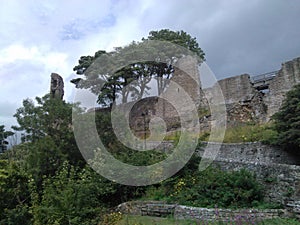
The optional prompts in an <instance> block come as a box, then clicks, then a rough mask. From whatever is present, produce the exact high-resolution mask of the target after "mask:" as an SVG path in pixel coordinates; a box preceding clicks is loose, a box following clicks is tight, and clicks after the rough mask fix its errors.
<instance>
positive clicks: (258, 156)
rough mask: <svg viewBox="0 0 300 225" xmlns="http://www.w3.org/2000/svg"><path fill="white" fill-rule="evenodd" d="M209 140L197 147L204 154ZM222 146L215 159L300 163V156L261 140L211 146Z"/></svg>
mask: <svg viewBox="0 0 300 225" xmlns="http://www.w3.org/2000/svg"><path fill="white" fill-rule="evenodd" d="M206 145H207V142H203V147H201V148H199V149H197V152H198V153H199V155H200V156H202V154H203V152H204V150H205V146H206ZM214 146H215V148H220V149H219V153H218V155H217V157H216V159H215V160H227V161H230V162H231V161H234V162H241V163H265V164H268V163H269V164H274V163H275V164H289V165H300V156H297V155H294V154H292V153H290V152H286V151H283V150H282V149H281V148H279V147H276V146H270V145H264V144H262V143H261V142H246V143H212V142H210V147H211V148H214Z"/></svg>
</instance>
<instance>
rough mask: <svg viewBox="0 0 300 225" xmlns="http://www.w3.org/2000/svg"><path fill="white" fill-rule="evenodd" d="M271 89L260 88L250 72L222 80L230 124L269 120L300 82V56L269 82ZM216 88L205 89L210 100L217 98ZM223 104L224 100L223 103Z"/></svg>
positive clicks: (220, 83)
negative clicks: (254, 83) (256, 85)
mask: <svg viewBox="0 0 300 225" xmlns="http://www.w3.org/2000/svg"><path fill="white" fill-rule="evenodd" d="M268 83H269V85H268V87H269V89H267V90H265V91H264V92H262V91H258V90H257V89H256V88H255V87H254V85H253V83H252V82H251V80H250V76H249V75H248V74H242V75H239V76H234V77H229V78H225V79H222V80H219V81H218V83H217V84H216V85H215V86H219V87H220V88H221V90H222V93H223V96H224V100H225V104H226V108H227V110H226V111H227V121H228V124H229V125H235V123H236V122H249V121H255V122H266V121H268V120H270V117H271V116H272V115H273V114H274V113H275V112H277V111H278V110H279V108H280V106H281V104H282V101H283V100H284V97H285V93H286V92H288V91H289V90H291V88H292V87H293V86H294V85H295V84H298V83H300V57H299V58H295V59H293V60H291V61H288V62H285V63H283V64H282V67H281V69H280V70H279V72H278V73H277V76H276V77H274V78H273V79H272V80H270V81H268ZM214 89H215V88H214V87H212V88H207V89H205V90H203V91H204V92H205V93H206V96H207V97H208V101H209V102H210V99H211V98H213V97H214V94H215V93H214V91H215V90H214ZM220 104H221V103H220Z"/></svg>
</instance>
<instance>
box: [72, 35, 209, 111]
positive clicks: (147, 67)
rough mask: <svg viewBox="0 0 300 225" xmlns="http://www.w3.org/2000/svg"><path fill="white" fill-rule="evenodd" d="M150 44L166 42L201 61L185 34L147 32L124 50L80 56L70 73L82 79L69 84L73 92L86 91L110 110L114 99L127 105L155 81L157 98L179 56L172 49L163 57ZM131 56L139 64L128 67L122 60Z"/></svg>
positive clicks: (191, 40) (198, 53)
mask: <svg viewBox="0 0 300 225" xmlns="http://www.w3.org/2000/svg"><path fill="white" fill-rule="evenodd" d="M154 40H158V41H168V42H171V43H173V44H177V45H179V46H182V47H184V48H186V49H188V50H190V51H192V52H193V53H195V54H196V55H197V56H199V57H200V59H201V60H204V53H203V51H202V50H201V48H200V47H199V45H198V43H197V41H196V38H192V37H191V36H190V35H189V34H187V33H186V32H184V31H180V32H179V31H178V32H175V31H170V30H168V29H164V30H160V31H151V32H150V33H149V36H148V37H147V38H142V42H132V43H131V44H130V45H128V46H125V47H117V48H115V50H114V51H112V52H105V51H103V50H100V51H97V52H96V53H95V54H94V56H81V57H80V59H79V61H78V63H79V64H78V65H77V66H75V67H74V68H73V70H74V71H76V73H77V74H79V75H84V79H81V78H76V79H73V80H72V81H71V82H72V83H74V84H75V85H76V87H77V88H85V89H90V90H91V91H92V92H93V93H94V94H96V95H98V103H99V104H101V105H102V106H111V105H112V103H113V102H114V101H115V100H116V99H117V98H118V97H121V98H122V102H123V103H126V102H128V101H129V99H134V100H137V99H139V98H141V97H142V96H143V95H144V94H145V93H147V90H149V89H150V87H149V86H148V85H147V84H149V82H150V81H151V79H152V78H155V79H156V80H157V89H158V94H160V93H161V92H162V91H163V90H164V88H165V87H166V85H167V83H168V82H167V81H168V79H169V78H170V77H171V76H172V75H173V72H174V68H173V66H172V64H171V62H175V61H176V60H177V59H178V58H180V57H182V55H178V54H177V53H176V51H175V50H174V49H168V51H166V53H164V52H163V51H157V49H154V48H153V47H151V46H147V43H148V42H149V41H154ZM131 55H136V56H137V57H138V58H140V62H134V63H130V61H131V60H130V59H128V60H127V59H126V57H128V56H131ZM145 55H152V56H153V57H154V58H164V59H167V60H166V61H169V62H170V63H165V62H164V63H163V62H156V61H154V60H153V61H151V62H148V61H143V58H145ZM124 62H128V65H124V67H123V68H118V69H117V70H116V71H115V69H114V65H116V64H117V63H120V64H121V65H123V63H124ZM163 78H164V79H163ZM133 81H134V82H133Z"/></svg>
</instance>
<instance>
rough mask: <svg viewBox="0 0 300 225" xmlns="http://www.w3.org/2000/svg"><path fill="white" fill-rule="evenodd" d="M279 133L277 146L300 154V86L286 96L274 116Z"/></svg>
mask: <svg viewBox="0 0 300 225" xmlns="http://www.w3.org/2000/svg"><path fill="white" fill-rule="evenodd" d="M272 119H274V121H275V126H274V127H275V130H276V131H277V133H278V137H277V144H279V145H281V146H283V147H284V148H285V149H287V150H289V151H292V152H294V153H298V154H299V153H300V152H299V150H300V84H298V85H296V86H294V87H293V89H291V90H290V91H289V92H287V94H286V98H285V100H284V101H283V103H282V106H281V107H280V109H279V111H278V112H277V113H275V114H274V115H273V116H272Z"/></svg>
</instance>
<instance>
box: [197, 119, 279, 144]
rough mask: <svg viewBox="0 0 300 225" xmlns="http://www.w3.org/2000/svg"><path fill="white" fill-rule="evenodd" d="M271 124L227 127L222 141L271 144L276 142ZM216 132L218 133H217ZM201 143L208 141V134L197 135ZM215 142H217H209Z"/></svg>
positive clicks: (275, 134)
mask: <svg viewBox="0 0 300 225" xmlns="http://www.w3.org/2000/svg"><path fill="white" fill-rule="evenodd" d="M272 126H273V125H272V124H271V123H266V124H240V125H238V126H233V127H227V129H226V132H225V136H224V140H223V142H225V143H241V142H255V141H262V142H264V143H268V144H272V143H274V141H275V140H276V136H277V133H276V131H274V130H273V129H272ZM217 132H218V131H217ZM199 137H200V140H201V141H208V140H209V133H208V132H205V133H202V134H200V135H199ZM210 141H217V140H210Z"/></svg>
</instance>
